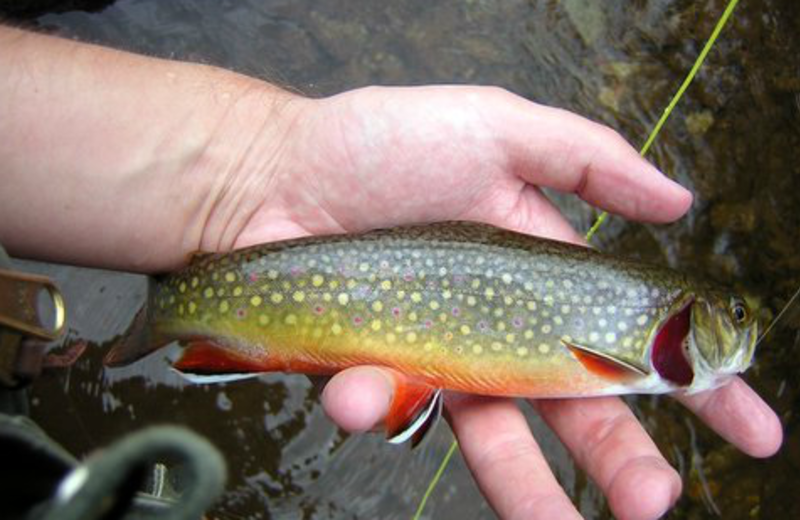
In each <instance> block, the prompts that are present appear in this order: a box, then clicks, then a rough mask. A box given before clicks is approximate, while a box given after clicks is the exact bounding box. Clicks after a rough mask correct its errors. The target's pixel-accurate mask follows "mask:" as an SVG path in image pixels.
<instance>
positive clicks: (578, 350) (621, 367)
mask: <svg viewBox="0 0 800 520" xmlns="http://www.w3.org/2000/svg"><path fill="white" fill-rule="evenodd" d="M563 343H564V345H566V346H567V348H569V350H570V352H572V354H573V355H574V356H575V357H576V358H577V359H578V361H580V362H581V364H582V365H583V366H584V367H585V368H586V370H588V371H589V372H591V373H592V374H595V375H597V376H600V377H602V378H604V379H609V380H611V381H614V382H617V383H625V382H628V381H631V380H632V379H638V378H640V377H644V376H646V375H647V374H646V373H645V372H644V371H642V370H641V369H639V368H637V367H635V366H633V365H631V364H629V363H626V362H624V361H621V360H619V359H615V358H613V357H611V356H607V355H604V354H600V353H598V352H595V351H594V350H592V349H591V348H589V347H584V346H583V345H578V344H576V343H568V342H563Z"/></svg>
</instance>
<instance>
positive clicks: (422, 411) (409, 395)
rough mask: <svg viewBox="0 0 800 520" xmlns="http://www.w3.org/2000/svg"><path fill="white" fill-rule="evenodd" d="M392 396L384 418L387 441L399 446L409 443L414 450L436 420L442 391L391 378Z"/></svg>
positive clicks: (401, 377) (401, 378)
mask: <svg viewBox="0 0 800 520" xmlns="http://www.w3.org/2000/svg"><path fill="white" fill-rule="evenodd" d="M394 378H395V393H394V398H393V399H392V403H391V405H390V406H389V413H388V414H387V415H386V420H385V427H386V436H387V438H388V441H389V442H390V443H392V444H400V443H403V442H405V441H407V440H411V447H412V448H413V447H416V446H417V445H418V444H419V443H420V442H422V440H423V439H424V438H425V436H426V434H427V433H428V432H429V431H430V430H431V429H432V427H433V426H434V425H435V424H436V422H437V421H438V420H439V417H440V416H441V413H442V391H441V389H437V388H433V387H430V386H428V385H424V384H420V383H416V382H414V381H412V380H409V379H408V378H406V377H405V376H402V375H399V374H395V376H394Z"/></svg>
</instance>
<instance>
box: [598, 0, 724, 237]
mask: <svg viewBox="0 0 800 520" xmlns="http://www.w3.org/2000/svg"><path fill="white" fill-rule="evenodd" d="M738 3H739V0H730V1H729V2H728V6H727V7H726V8H725V11H724V12H723V13H722V16H721V17H720V19H719V20H718V21H717V25H716V26H715V27H714V31H713V32H712V33H711V36H710V37H709V38H708V41H707V42H706V44H705V46H704V47H703V50H702V51H700V55H699V56H698V57H697V59H696V60H695V61H694V65H692V69H691V70H690V71H689V74H688V75H687V76H686V79H684V80H683V83H682V84H681V86H680V88H679V89H678V91H677V92H676V93H675V95H674V96H672V101H670V102H669V105H667V108H665V109H664V112H663V113H662V114H661V117H660V118H659V120H658V122H657V123H656V126H654V127H653V130H652V131H651V132H650V135H649V136H648V137H647V141H645V142H644V146H642V149H641V150H639V155H641V156H642V157H644V155H645V154H646V153H647V152H648V151H649V150H650V146H651V145H652V144H653V141H655V140H656V136H657V135H658V133H659V132H660V131H661V127H662V126H664V123H666V122H667V119H669V116H670V114H672V110H673V109H674V108H675V105H677V104H678V101H680V99H681V97H683V93H684V92H686V89H687V88H689V85H690V84H691V83H692V80H693V79H694V77H695V76H696V75H697V71H698V70H700V66H701V65H703V62H704V61H705V59H706V56H707V55H708V53H709V51H710V50H711V47H713V46H714V43H715V42H716V41H717V37H718V36H719V33H721V32H722V29H723V27H725V24H726V23H728V18H730V17H731V14H732V13H733V10H734V9H735V8H736V4H738ZM607 218H608V212H606V211H604V212H602V213H600V216H599V217H597V220H595V221H594V224H592V227H591V228H589V231H588V232H587V233H586V240H587V241H589V240H591V239H592V237H593V236H594V234H595V233H597V230H598V229H600V226H602V225H603V222H605V221H606V219H607Z"/></svg>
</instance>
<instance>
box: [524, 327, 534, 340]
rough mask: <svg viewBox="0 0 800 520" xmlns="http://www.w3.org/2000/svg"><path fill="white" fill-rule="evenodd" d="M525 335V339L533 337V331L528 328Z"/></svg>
mask: <svg viewBox="0 0 800 520" xmlns="http://www.w3.org/2000/svg"><path fill="white" fill-rule="evenodd" d="M524 336H525V339H533V331H532V330H530V329H528V330H526V331H525V334H524Z"/></svg>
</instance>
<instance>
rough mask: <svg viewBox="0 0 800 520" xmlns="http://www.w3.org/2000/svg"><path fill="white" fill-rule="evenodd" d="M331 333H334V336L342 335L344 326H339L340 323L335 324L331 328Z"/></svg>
mask: <svg viewBox="0 0 800 520" xmlns="http://www.w3.org/2000/svg"><path fill="white" fill-rule="evenodd" d="M331 332H333V335H334V336H338V335H339V334H341V333H342V326H341V325H339V324H338V323H334V324H333V325H332V326H331Z"/></svg>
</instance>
